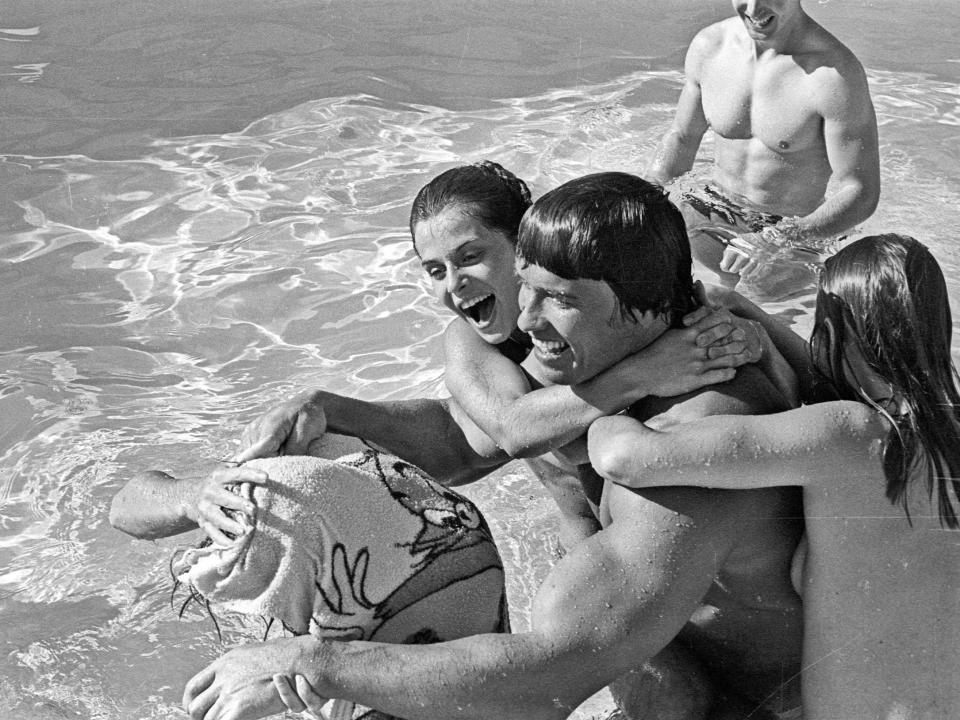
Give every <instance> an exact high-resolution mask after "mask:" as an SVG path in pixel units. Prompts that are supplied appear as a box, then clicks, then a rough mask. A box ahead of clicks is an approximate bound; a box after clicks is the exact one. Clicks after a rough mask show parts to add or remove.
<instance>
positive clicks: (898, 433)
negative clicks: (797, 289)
mask: <svg viewBox="0 0 960 720" xmlns="http://www.w3.org/2000/svg"><path fill="white" fill-rule="evenodd" d="M952 329H953V325H952V319H951V316H950V303H949V298H948V296H947V287H946V283H945V282H944V279H943V273H942V272H941V270H940V266H939V265H938V264H937V261H936V260H935V259H934V257H933V255H932V254H931V253H930V251H929V250H928V249H927V248H926V247H925V246H924V245H922V244H921V243H919V242H917V241H916V240H914V239H913V238H911V237H907V236H904V235H894V234H886V235H874V236H870V237H865V238H862V239H860V240H858V241H856V242H854V243H852V244H850V245H848V246H847V247H845V248H843V249H842V250H841V251H840V252H838V253H837V254H836V255H834V256H833V257H831V258H830V259H828V260H827V261H826V266H825V268H824V271H823V274H822V276H821V281H820V293H819V296H818V298H817V310H816V316H815V319H814V330H813V334H812V336H811V338H810V347H811V353H812V358H813V363H814V366H815V367H816V368H817V371H818V372H819V373H821V374H822V375H824V376H825V377H826V379H827V380H829V381H830V383H831V384H832V385H833V387H834V388H835V389H836V391H837V394H838V396H839V397H841V398H844V399H851V400H854V399H855V400H861V401H863V402H866V403H868V404H870V405H872V406H873V407H876V408H877V409H878V410H880V411H881V412H883V413H884V414H885V415H886V416H887V418H888V419H889V420H890V422H891V424H892V428H891V431H890V435H889V436H888V439H887V443H886V447H885V449H884V455H883V469H884V475H885V477H886V481H887V487H886V495H887V498H888V499H889V500H890V502H891V503H894V504H901V505H903V508H904V511H905V512H906V514H907V517H908V518H909V517H910V510H909V507H907V488H908V485H909V483H910V480H911V478H912V477H914V476H916V475H919V474H920V472H921V470H923V469H925V471H926V472H925V475H926V481H927V493H928V496H929V497H930V499H931V502H934V503H935V504H936V505H937V507H938V511H939V515H940V522H941V523H942V524H943V525H945V526H946V527H948V528H957V527H958V507H960V479H958V478H960V394H958V390H957V388H958V377H957V371H956V368H955V367H954V365H953V362H952V360H951V357H950V339H951V334H952ZM831 330H832V332H831ZM851 331H852V332H851ZM851 334H852V335H853V337H850V335H851ZM851 342H853V343H855V344H856V345H857V346H858V347H859V350H860V352H861V353H862V356H863V359H864V360H865V361H866V362H867V364H868V365H869V366H870V368H871V369H872V370H873V371H874V372H875V373H876V374H877V375H878V376H879V377H880V378H882V379H883V380H884V381H885V382H886V383H888V384H889V386H890V395H889V398H876V397H871V396H869V395H868V394H867V392H866V391H865V390H864V389H863V388H862V387H861V386H860V385H859V384H857V383H856V382H855V380H854V376H853V374H852V372H850V361H849V359H848V358H847V356H846V353H845V344H846V345H849V343H851ZM884 400H891V401H893V402H891V403H886V404H885V403H884V402H883V401H884ZM934 498H935V499H934Z"/></svg>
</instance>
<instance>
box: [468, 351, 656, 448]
mask: <svg viewBox="0 0 960 720" xmlns="http://www.w3.org/2000/svg"><path fill="white" fill-rule="evenodd" d="M637 363H642V361H641V360H634V359H633V358H628V359H627V360H625V361H623V362H621V363H618V364H617V365H614V366H613V367H611V368H609V369H608V370H605V371H604V372H602V373H600V374H598V375H596V376H595V377H593V378H591V379H590V380H588V381H586V382H584V383H580V384H579V385H554V386H551V387H546V388H540V389H537V390H534V391H533V392H530V393H527V394H526V395H522V396H520V397H518V398H516V399H515V400H513V402H511V403H510V404H509V405H507V406H506V407H501V408H499V409H498V410H497V411H495V412H494V411H490V410H488V411H487V412H483V411H480V410H478V409H476V408H474V412H475V413H477V415H478V417H481V418H483V417H486V418H489V422H488V425H489V427H488V428H487V432H488V434H489V435H490V436H491V437H492V438H493V440H494V441H495V442H496V444H497V445H498V446H499V447H500V448H502V449H503V450H504V451H505V452H506V453H507V454H508V455H509V456H510V457H513V458H530V457H537V456H540V455H543V454H544V453H547V452H550V451H551V450H556V449H558V448H561V447H563V446H564V445H566V444H568V443H570V442H573V441H574V440H576V439H577V438H579V437H580V436H582V435H583V434H584V433H585V432H586V431H587V428H588V427H590V424H591V423H592V422H593V421H595V420H596V419H597V418H601V417H603V416H605V415H610V414H612V413H617V412H620V411H621V410H623V409H624V408H627V407H629V406H630V405H632V404H633V403H635V402H637V401H639V400H642V399H643V398H644V397H646V396H647V395H650V394H652V393H653V392H654V390H653V389H649V388H647V387H646V385H645V383H644V376H643V373H642V372H638V370H637V368H636V367H634V366H635V365H636V364H637Z"/></svg>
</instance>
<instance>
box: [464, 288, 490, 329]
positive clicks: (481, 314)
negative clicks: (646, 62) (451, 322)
mask: <svg viewBox="0 0 960 720" xmlns="http://www.w3.org/2000/svg"><path fill="white" fill-rule="evenodd" d="M495 302H496V298H495V297H494V296H493V295H492V294H487V295H479V296H478V297H475V298H470V299H469V300H464V301H463V303H461V304H460V309H461V310H462V311H463V313H464V314H465V315H467V316H469V317H470V319H471V320H473V321H474V322H475V323H476V324H477V325H483V324H484V323H486V322H488V321H489V320H490V316H491V315H492V314H493V306H494V304H495Z"/></svg>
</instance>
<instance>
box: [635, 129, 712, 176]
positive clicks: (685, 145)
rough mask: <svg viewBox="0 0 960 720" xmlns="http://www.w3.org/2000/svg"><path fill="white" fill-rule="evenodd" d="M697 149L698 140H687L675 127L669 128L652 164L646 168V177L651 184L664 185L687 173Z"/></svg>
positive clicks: (698, 145)
mask: <svg viewBox="0 0 960 720" xmlns="http://www.w3.org/2000/svg"><path fill="white" fill-rule="evenodd" d="M699 147H700V141H699V139H697V140H693V139H688V138H686V137H685V136H684V135H683V133H681V132H680V131H679V130H677V129H676V128H675V127H673V128H671V129H670V130H669V131H668V132H667V134H666V136H665V137H664V138H663V140H662V141H661V143H660V146H659V147H658V148H657V152H656V155H655V156H654V159H653V162H651V163H650V166H649V167H648V168H647V171H646V177H647V178H648V179H649V180H651V181H653V182H657V183H660V184H661V185H666V184H667V183H669V182H670V181H672V180H674V179H675V178H678V177H680V176H681V175H683V174H684V173H687V172H689V171H690V169H691V168H692V167H693V163H694V160H695V159H696V156H697V150H698V149H699Z"/></svg>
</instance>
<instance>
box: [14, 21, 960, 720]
mask: <svg viewBox="0 0 960 720" xmlns="http://www.w3.org/2000/svg"><path fill="white" fill-rule="evenodd" d="M0 32H8V31H0ZM869 76H870V82H871V87H872V91H873V93H874V100H875V103H876V105H877V110H878V114H879V118H880V124H881V138H882V149H881V152H882V157H883V161H882V172H883V180H884V188H885V190H884V193H885V195H884V201H883V203H882V204H881V208H880V210H879V211H878V213H877V215H876V216H875V217H874V218H871V220H870V221H868V222H867V223H865V224H864V226H863V228H861V229H860V232H861V233H866V232H874V231H881V230H883V231H886V230H892V231H902V232H908V233H910V234H914V235H916V236H917V237H919V238H920V239H922V240H924V241H925V242H927V243H929V244H930V245H931V246H932V247H933V249H934V251H935V253H936V254H937V255H938V258H939V259H940V261H941V263H942V264H943V266H944V270H945V274H946V275H947V277H948V282H949V284H950V291H951V296H952V297H953V298H955V299H956V298H960V288H958V286H957V283H958V282H960V280H958V278H960V272H958V269H960V257H958V253H960V250H958V249H957V245H956V243H955V241H954V238H953V237H952V235H948V236H946V237H944V235H943V230H944V228H945V227H946V228H951V229H952V228H953V227H954V226H955V224H956V223H955V211H954V210H953V209H954V208H955V207H957V204H958V188H960V177H958V176H960V156H958V153H960V150H958V147H960V145H958V143H957V142H956V139H957V131H956V127H957V125H958V118H960V114H958V111H957V108H958V106H957V97H958V93H957V89H956V85H955V84H954V83H949V82H945V81H941V80H938V79H935V78H931V77H929V76H926V75H924V74H922V73H914V72H894V71H884V70H871V71H870V73H869ZM680 82H681V75H680V73H679V72H676V71H655V70H650V71H643V72H638V73H633V74H629V75H625V76H620V77H618V78H616V79H615V80H611V81H608V82H602V83H597V84H593V85H581V86H578V87H576V88H567V89H564V90H559V91H553V92H546V93H542V94H537V95H531V96H527V97H520V98H512V99H508V100H504V101H499V102H491V103H490V107H489V108H487V109H480V110H460V111H452V110H446V109H443V108H439V107H435V106H430V105H427V104H416V103H400V102H395V101H385V100H382V99H379V98H377V97H373V96H369V95H352V96H344V97H336V98H328V99H323V100H317V101H313V102H308V103H304V104H301V105H298V106H296V107H293V108H291V109H289V110H285V111H282V112H279V113H274V114H270V115H267V116H266V117H263V118H262V119H260V120H258V121H256V122H254V123H252V124H251V125H250V126H249V127H247V128H246V129H245V130H243V131H241V132H236V133H228V134H220V135H201V136H191V137H183V138H171V139H166V140H158V141H155V142H153V143H152V144H151V145H150V146H149V147H147V148H144V152H143V153H142V156H141V157H139V158H138V159H135V160H110V161H107V160H94V159H90V158H88V157H85V156H81V155H65V156H57V157H32V156H23V155H19V156H18V155H6V156H3V157H0V179H2V182H3V185H4V187H5V189H6V190H7V191H8V195H7V197H6V198H5V200H4V202H5V204H4V206H3V208H2V222H3V223H4V226H3V227H2V228H0V231H2V233H3V236H2V237H3V242H2V244H0V278H2V281H3V282H2V284H0V297H2V298H3V300H4V302H3V304H2V307H3V308H5V309H4V311H3V319H4V331H3V337H4V340H5V343H4V348H3V351H2V352H0V409H2V412H0V438H2V440H3V444H2V446H0V453H2V455H0V457H2V464H0V528H2V530H3V535H2V536H0V568H3V571H2V572H0V613H2V616H3V618H4V622H3V624H4V628H5V629H4V633H5V637H4V638H3V640H4V642H5V643H6V646H7V647H8V651H9V654H5V655H4V659H3V660H0V668H2V672H0V678H2V679H0V709H4V708H10V711H15V712H16V713H18V715H17V717H29V718H60V717H91V718H109V719H111V720H113V719H115V718H116V719H119V718H124V719H126V718H134V717H136V718H148V717H149V718H161V717H163V718H165V717H183V714H182V711H180V710H179V709H178V698H179V693H180V691H181V688H182V686H183V683H184V681H185V680H186V679H187V678H188V677H189V676H190V675H191V674H192V672H194V671H196V670H197V669H199V668H200V667H201V665H202V664H203V663H205V662H206V661H208V660H210V659H212V658H213V657H215V656H216V655H218V654H219V653H220V652H221V651H222V649H223V646H221V645H220V644H219V642H218V641H217V639H216V636H215V634H214V633H213V631H212V626H211V625H210V624H209V621H208V620H207V619H206V618H205V617H204V616H203V614H202V613H195V612H191V613H188V615H187V617H186V620H185V621H178V620H177V619H176V615H175V613H174V612H172V611H171V609H170V605H169V588H170V583H169V578H168V574H167V570H166V564H165V563H166V559H167V558H168V556H169V554H170V552H171V551H172V549H173V548H174V547H176V546H178V545H180V544H182V543H184V542H186V540H184V539H183V538H180V539H173V540H165V541H161V542H157V543H131V542H129V541H128V540H127V539H126V538H124V537H122V536H120V534H119V533H116V532H115V531H113V530H111V529H110V528H109V526H108V525H107V523H106V508H107V507H108V504H109V500H110V497H111V496H112V494H113V492H114V491H115V490H116V488H117V487H118V484H119V483H120V482H122V480H123V479H125V478H126V477H128V476H129V475H130V473H132V472H135V471H137V470H141V469H145V468H154V467H156V468H163V469H165V470H168V471H170V472H172V473H174V474H184V473H195V472H200V471H203V470H204V469H206V468H209V467H211V464H212V463H213V461H214V460H215V459H216V458H222V457H227V456H229V455H230V453H231V449H232V447H233V446H234V445H233V443H234V438H236V436H237V433H238V431H239V429H240V428H241V427H242V424H243V423H244V422H245V421H246V420H248V419H250V418H251V417H252V416H253V414H254V413H255V412H256V411H257V410H258V409H261V408H263V407H264V406H265V405H266V404H269V403H272V402H275V401H276V400H278V399H281V398H283V397H286V396H287V395H289V394H291V393H292V392H294V391H295V390H297V389H299V388H303V387H325V388H327V389H330V390H333V391H338V392H343V393H346V394H349V395H353V396H358V397H364V398H369V399H383V398H405V397H414V396H419V395H430V396H436V395H438V394H440V393H441V391H442V377H441V373H442V370H441V358H440V350H439V347H438V343H437V338H438V335H439V334H440V332H441V331H442V329H443V327H444V326H445V324H446V323H447V322H448V320H449V316H448V315H447V314H446V312H445V311H444V310H442V309H441V308H439V307H438V306H437V305H436V304H435V303H434V302H432V301H431V300H430V298H429V297H428V296H427V294H426V292H425V288H424V285H423V281H422V279H421V273H420V269H419V266H418V263H417V262H416V258H415V257H414V254H413V251H412V248H411V246H410V242H409V237H408V233H407V231H406V221H407V212H408V207H409V203H410V201H411V199H412V197H413V195H414V194H415V192H416V190H417V189H418V188H419V187H420V186H421V185H422V184H423V183H424V182H426V181H427V180H428V179H429V178H430V177H432V176H433V175H435V174H436V173H438V172H439V171H441V170H442V169H445V168H446V167H449V166H451V165H454V164H457V163H461V162H470V161H475V160H479V159H482V158H491V159H495V160H497V161H499V162H501V163H502V164H504V165H505V166H506V167H508V168H510V169H511V170H513V171H515V172H516V173H517V174H518V175H519V176H521V177H523V178H525V179H526V180H527V181H528V182H529V183H530V185H531V187H532V188H533V190H534V194H535V195H538V194H540V193H542V192H543V191H545V190H546V189H548V188H550V187H552V186H554V185H556V184H558V183H560V182H562V181H565V180H567V179H569V178H571V177H574V176H576V175H579V174H582V173H585V172H592V171H596V170H600V169H604V170H610V169H621V170H627V171H636V170H637V169H638V168H642V167H643V166H645V165H646V163H647V160H648V159H649V158H650V157H651V156H652V153H653V150H654V148H655V146H656V144H657V142H658V141H659V139H660V137H661V136H662V134H663V132H664V131H665V129H666V127H667V125H668V123H669V121H670V118H671V115H672V111H673V102H674V101H675V97H676V94H677V92H678V90H679V87H680ZM705 152H706V153H707V154H709V152H710V145H709V143H707V144H706V146H705ZM705 167H706V165H705V163H704V162H701V163H700V164H699V165H698V171H702V170H703V169H704V168H705ZM65 298H70V301H69V302H66V301H65ZM770 307H771V308H772V309H774V310H776V311H778V312H780V313H781V314H783V316H784V317H787V318H789V319H791V320H792V321H793V322H794V323H795V324H796V326H797V327H798V328H800V329H801V330H806V329H808V328H809V323H810V312H811V309H812V293H810V292H807V293H805V294H802V295H801V296H800V297H795V296H794V297H791V298H790V299H789V300H786V301H783V302H781V303H777V302H773V303H771V304H770ZM468 493H470V494H472V495H473V496H474V497H476V498H477V499H478V502H479V504H480V505H481V507H483V508H484V509H485V511H486V512H487V514H488V516H489V519H490V521H491V524H492V526H493V528H494V531H495V533H496V534H497V536H498V539H499V541H500V543H501V546H502V549H503V552H504V555H505V557H506V558H507V562H508V566H509V572H510V576H509V583H510V584H509V592H510V597H511V602H512V604H513V607H514V617H515V620H514V625H515V627H517V628H523V627H525V625H526V623H527V618H528V613H529V601H530V597H531V596H532V593H533V591H534V589H535V587H536V586H537V584H538V583H539V580H540V579H541V578H542V577H543V575H544V573H545V571H546V568H547V567H548V564H549V561H550V558H551V548H552V542H553V541H552V535H553V532H554V531H555V519H554V517H553V513H552V511H551V509H550V505H549V503H548V502H547V500H546V497H545V496H544V494H543V492H542V491H541V490H540V488H539V487H538V486H536V485H534V484H533V483H532V482H531V481H530V478H529V476H528V475H526V474H525V473H523V472H521V471H520V470H519V469H518V468H516V467H514V466H511V467H509V468H508V469H507V470H505V471H502V472H501V473H499V474H498V475H497V476H496V478H495V479H493V480H490V481H485V482H484V483H481V484H480V485H479V486H477V487H476V488H472V489H470V490H468ZM518 507H520V508H521V510H520V511H518V510H517V508H518ZM188 540H189V538H188ZM260 632H261V628H260V627H259V626H258V625H257V624H256V623H254V622H250V621H244V620H239V619H237V620H234V621H230V622H228V623H226V625H225V636H224V639H225V642H226V643H227V644H230V643H231V642H237V641H239V640H240V639H250V638H254V637H257V636H258V634H259V633H260Z"/></svg>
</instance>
